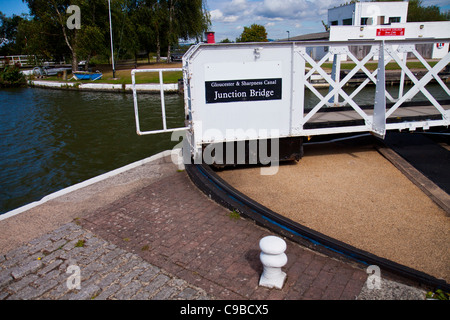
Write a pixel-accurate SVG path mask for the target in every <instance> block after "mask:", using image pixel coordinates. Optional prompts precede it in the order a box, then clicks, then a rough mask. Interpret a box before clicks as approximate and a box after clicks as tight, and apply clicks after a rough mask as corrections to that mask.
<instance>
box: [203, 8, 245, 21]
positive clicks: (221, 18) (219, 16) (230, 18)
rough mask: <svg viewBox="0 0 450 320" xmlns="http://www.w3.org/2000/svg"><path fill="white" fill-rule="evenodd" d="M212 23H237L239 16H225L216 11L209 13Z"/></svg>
mask: <svg viewBox="0 0 450 320" xmlns="http://www.w3.org/2000/svg"><path fill="white" fill-rule="evenodd" d="M209 14H210V15H211V20H212V21H217V22H236V21H237V19H239V16H225V15H224V14H223V12H222V11H220V10H219V9H215V10H212V11H210V12H209Z"/></svg>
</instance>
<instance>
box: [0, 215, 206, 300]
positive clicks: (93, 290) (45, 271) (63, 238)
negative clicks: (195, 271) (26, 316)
mask: <svg viewBox="0 0 450 320" xmlns="http://www.w3.org/2000/svg"><path fill="white" fill-rule="evenodd" d="M74 266H75V268H74ZM76 268H79V269H76ZM78 275H79V276H80V277H79V282H78V280H77V276H78ZM78 283H79V284H80V288H79V289H78V288H76V285H77V284H78ZM35 299H36V300H37V299H49V300H50V299H51V300H54V299H58V300H88V299H101V300H103V299H118V300H128V299H135V300H147V299H153V300H161V299H192V300H197V299H210V297H208V296H207V295H206V293H205V291H204V290H202V289H199V288H195V287H193V286H192V285H189V284H188V283H187V282H186V281H184V280H181V279H179V278H176V277H174V276H173V275H170V274H168V273H167V272H165V271H163V270H161V269H160V268H158V267H155V266H153V265H151V264H149V263H148V262H146V261H145V260H143V259H142V258H140V257H139V256H138V255H136V254H132V253H129V252H127V251H125V250H123V249H121V248H119V247H118V246H116V245H114V244H111V243H108V242H106V241H104V240H103V239H101V238H99V237H97V236H95V235H94V234H92V233H91V232H89V231H87V230H84V229H82V228H81V227H80V226H78V225H76V224H75V223H69V224H66V225H64V226H63V227H61V228H59V229H57V230H55V231H53V232H51V233H49V234H46V235H44V236H42V237H39V238H37V239H35V240H33V241H31V242H30V243H28V244H26V245H24V246H22V247H20V248H17V249H14V250H12V251H10V252H9V253H8V254H6V255H4V256H0V300H35Z"/></svg>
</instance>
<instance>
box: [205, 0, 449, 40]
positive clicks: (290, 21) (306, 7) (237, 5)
mask: <svg viewBox="0 0 450 320" xmlns="http://www.w3.org/2000/svg"><path fill="white" fill-rule="evenodd" d="M346 1H348V0H208V6H209V7H210V9H212V10H211V11H210V13H211V20H212V23H213V26H212V27H213V29H214V30H215V31H216V37H217V38H218V39H222V38H226V37H227V38H229V39H235V38H237V37H238V36H239V35H240V33H241V32H242V30H243V26H250V25H251V24H253V23H257V24H260V25H264V26H265V27H266V28H269V29H270V30H267V31H268V37H269V38H270V39H280V38H286V30H289V31H290V34H291V36H295V35H301V34H305V33H312V32H320V31H323V26H322V23H321V21H322V20H324V21H326V20H327V12H328V9H329V8H332V7H334V6H339V5H341V4H343V3H345V2H346ZM434 1H440V0H434ZM236 23H239V26H236Z"/></svg>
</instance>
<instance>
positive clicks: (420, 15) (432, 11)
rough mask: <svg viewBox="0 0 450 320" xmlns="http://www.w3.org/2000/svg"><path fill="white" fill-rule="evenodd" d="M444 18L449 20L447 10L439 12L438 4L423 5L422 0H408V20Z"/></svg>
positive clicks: (436, 19)
mask: <svg viewBox="0 0 450 320" xmlns="http://www.w3.org/2000/svg"><path fill="white" fill-rule="evenodd" d="M446 20H450V14H449V12H444V13H441V12H440V9H439V7H438V6H428V7H425V6H423V1H422V0H410V1H409V3H408V17H407V21H408V22H423V21H446Z"/></svg>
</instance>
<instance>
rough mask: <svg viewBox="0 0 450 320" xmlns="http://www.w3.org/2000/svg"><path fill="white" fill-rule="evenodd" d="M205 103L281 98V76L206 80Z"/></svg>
mask: <svg viewBox="0 0 450 320" xmlns="http://www.w3.org/2000/svg"><path fill="white" fill-rule="evenodd" d="M205 91H206V103H224V102H236V101H261V100H281V78H274V79H251V80H227V81H206V82H205Z"/></svg>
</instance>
